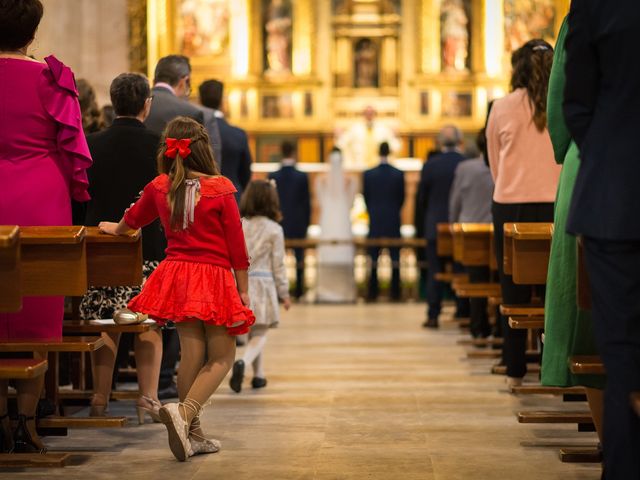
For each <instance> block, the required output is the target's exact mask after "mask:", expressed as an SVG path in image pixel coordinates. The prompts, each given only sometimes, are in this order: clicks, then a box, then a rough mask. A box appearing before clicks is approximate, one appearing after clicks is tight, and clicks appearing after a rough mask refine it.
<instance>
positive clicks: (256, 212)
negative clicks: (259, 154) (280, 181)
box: [240, 180, 282, 222]
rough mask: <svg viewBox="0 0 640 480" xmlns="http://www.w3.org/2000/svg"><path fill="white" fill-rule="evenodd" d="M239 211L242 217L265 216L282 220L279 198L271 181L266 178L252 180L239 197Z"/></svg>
mask: <svg viewBox="0 0 640 480" xmlns="http://www.w3.org/2000/svg"><path fill="white" fill-rule="evenodd" d="M240 213H241V214H242V216H243V217H247V218H251V217H260V216H262V217H267V218H270V219H271V220H273V221H274V222H279V221H280V220H282V213H281V212H280V199H279V198H278V191H277V190H276V187H275V185H274V184H273V183H271V182H269V181H267V180H253V181H252V182H250V183H249V185H247V189H246V190H245V191H244V193H243V194H242V198H241V199H240Z"/></svg>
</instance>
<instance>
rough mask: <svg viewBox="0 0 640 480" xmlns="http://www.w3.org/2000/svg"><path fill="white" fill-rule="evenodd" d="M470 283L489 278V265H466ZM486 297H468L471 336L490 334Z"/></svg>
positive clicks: (481, 281) (485, 280)
mask: <svg viewBox="0 0 640 480" xmlns="http://www.w3.org/2000/svg"><path fill="white" fill-rule="evenodd" d="M467 273H468V274H469V281H470V282H471V283H485V282H488V281H489V279H490V278H491V274H490V272H489V267H467ZM487 303H488V302H487V299H486V298H470V299H469V313H470V315H469V316H470V318H471V325H470V326H471V336H472V337H473V338H485V337H488V336H489V335H490V334H491V326H490V325H489V314H488V312H487Z"/></svg>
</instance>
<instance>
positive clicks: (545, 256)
mask: <svg viewBox="0 0 640 480" xmlns="http://www.w3.org/2000/svg"><path fill="white" fill-rule="evenodd" d="M552 235H553V224H552V223H507V224H505V226H504V251H505V273H506V272H507V262H508V263H509V271H510V272H511V275H512V277H513V282H514V283H516V284H520V285H544V284H545V283H547V267H548V265H549V253H550V250H551V237H552ZM508 254H509V255H510V256H509V257H507V255H508Z"/></svg>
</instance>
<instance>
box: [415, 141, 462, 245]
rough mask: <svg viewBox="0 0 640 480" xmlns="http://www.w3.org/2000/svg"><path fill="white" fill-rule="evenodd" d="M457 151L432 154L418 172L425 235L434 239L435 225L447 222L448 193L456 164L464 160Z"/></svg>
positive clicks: (435, 234) (428, 238)
mask: <svg viewBox="0 0 640 480" xmlns="http://www.w3.org/2000/svg"><path fill="white" fill-rule="evenodd" d="M464 159H465V158H464V156H463V155H462V154H460V153H458V152H455V151H450V152H444V153H441V154H438V155H435V156H433V157H432V158H431V159H429V160H428V161H427V162H426V163H425V164H424V166H423V167H422V173H421V174H420V187H419V188H420V191H421V193H422V195H421V196H422V198H421V199H420V200H421V203H422V204H423V206H424V208H425V212H426V214H425V220H424V221H425V237H426V238H427V240H435V238H436V236H437V228H436V225H437V224H438V223H446V222H449V194H450V192H451V185H452V183H453V177H454V175H455V171H456V168H458V164H459V163H460V162H462V161H463V160H464Z"/></svg>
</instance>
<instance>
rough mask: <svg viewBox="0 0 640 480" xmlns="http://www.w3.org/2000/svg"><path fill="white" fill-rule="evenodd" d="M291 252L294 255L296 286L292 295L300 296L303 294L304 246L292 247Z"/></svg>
mask: <svg viewBox="0 0 640 480" xmlns="http://www.w3.org/2000/svg"><path fill="white" fill-rule="evenodd" d="M293 254H294V256H295V257H296V288H295V291H294V292H293V295H294V296H295V297H296V298H300V297H302V295H304V248H294V249H293Z"/></svg>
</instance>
